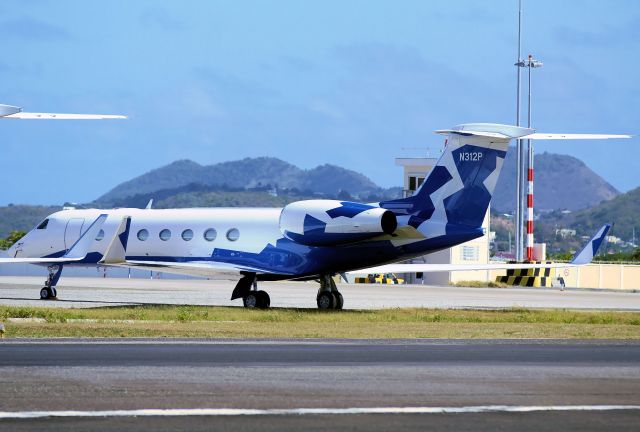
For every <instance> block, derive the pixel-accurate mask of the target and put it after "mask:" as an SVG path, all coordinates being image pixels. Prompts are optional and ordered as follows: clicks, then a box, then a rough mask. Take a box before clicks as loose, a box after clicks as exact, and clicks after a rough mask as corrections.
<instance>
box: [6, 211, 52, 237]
mask: <svg viewBox="0 0 640 432" xmlns="http://www.w3.org/2000/svg"><path fill="white" fill-rule="evenodd" d="M58 210H62V206H31V205H8V206H6V207H0V237H6V236H7V235H8V234H9V232H10V231H12V230H18V231H29V230H31V229H32V228H33V227H34V226H36V225H37V224H38V223H40V222H42V220H43V219H44V218H45V217H47V216H48V215H50V214H51V213H53V212H56V211H58Z"/></svg>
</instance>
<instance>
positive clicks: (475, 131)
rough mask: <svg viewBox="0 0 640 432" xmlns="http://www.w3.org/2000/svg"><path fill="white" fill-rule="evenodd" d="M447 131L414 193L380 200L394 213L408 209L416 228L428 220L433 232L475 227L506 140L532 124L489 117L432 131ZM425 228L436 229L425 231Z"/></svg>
mask: <svg viewBox="0 0 640 432" xmlns="http://www.w3.org/2000/svg"><path fill="white" fill-rule="evenodd" d="M436 132H437V133H439V134H445V135H447V145H446V147H445V149H444V152H443V153H442V155H441V157H440V159H439V160H438V162H437V163H436V166H435V167H434V168H433V170H432V171H431V172H430V173H429V175H428V176H427V178H426V179H425V180H424V182H423V184H422V186H420V188H419V189H418V190H417V191H416V193H415V194H414V195H413V196H411V197H408V198H403V199H399V200H393V201H386V202H382V203H380V206H381V207H383V208H386V209H389V210H392V211H394V212H395V213H396V215H398V216H400V215H403V214H405V215H409V221H408V223H409V225H412V226H414V227H415V228H418V227H419V226H420V225H421V224H422V223H423V222H425V221H430V222H431V223H430V225H431V227H432V229H430V231H433V227H435V226H439V228H437V229H436V231H438V234H442V235H443V234H445V233H446V229H447V228H448V227H450V226H452V225H465V226H467V227H472V228H479V227H480V226H481V225H482V221H483V219H484V216H485V214H486V212H487V208H488V206H489V202H490V201H491V196H492V195H493V192H494V190H495V186H496V183H497V181H498V176H499V175H500V171H501V169H502V164H503V162H504V158H505V156H506V154H507V149H508V146H509V141H510V140H511V139H513V138H519V137H521V136H524V135H528V134H531V133H532V132H533V130H532V129H528V128H522V127H517V126H508V125H499V124H491V123H474V124H464V125H459V126H456V127H454V128H452V129H448V130H440V131H436ZM429 234H435V232H430V233H429Z"/></svg>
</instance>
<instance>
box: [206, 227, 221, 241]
mask: <svg viewBox="0 0 640 432" xmlns="http://www.w3.org/2000/svg"><path fill="white" fill-rule="evenodd" d="M217 235H218V233H217V232H216V230H215V229H214V228H209V229H208V230H206V231H205V232H204V239H205V240H206V241H214V240H215V239H216V237H217Z"/></svg>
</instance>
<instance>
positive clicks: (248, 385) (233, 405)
mask: <svg viewBox="0 0 640 432" xmlns="http://www.w3.org/2000/svg"><path fill="white" fill-rule="evenodd" d="M0 371H1V372H2V373H1V374H0V430H161V431H175V430H212V429H216V430H301V429H305V430H327V429H331V430H368V431H370V430H390V429H398V430H425V429H434V430H476V431H477V430H499V429H511V430H514V429H517V430H569V429H580V430H603V429H610V430H613V429H615V430H637V425H638V424H639V422H640V342H626V341H547V340H536V341H477V340H473V341H442V340H417V341H416V340H405V341H366V340H365V341H346V340H345V341H340V340H338V341H336V340H319V341H318V340H313V341H311V340H309V341H288V340H275V341H236V342H229V341H223V340H213V341H212V340H188V341H187V340H185V341H180V340H177V341H173V340H172V341H160V340H158V341H155V340H139V341H136V340H132V341H124V342H123V341H119V340H101V341H82V340H56V341H16V340H6V341H3V342H0ZM568 406H570V408H567V407H568ZM447 407H448V408H447ZM309 408H311V409H318V408H320V409H324V410H323V411H305V409H309ZM380 408H388V410H387V411H384V410H383V411H382V412H380V411H375V410H380ZM407 408H411V409H413V410H418V411H417V412H415V411H413V412H412V411H411V410H409V411H407ZM453 408H455V409H453ZM148 409H158V410H160V411H157V412H152V413H149V412H147V411H139V412H138V411H132V410H148ZM175 409H183V410H184V411H179V412H174V411H164V410H175ZM194 409H209V410H210V411H206V412H200V411H193V410H194ZM221 409H234V410H236V411H222V410H221ZM452 409H453V411H452ZM69 410H78V411H82V412H81V413H68V411H69ZM260 410H263V411H260ZM271 410H279V411H271ZM358 410H359V411H358ZM372 410H373V411H372ZM558 410H561V411H558ZM33 411H39V412H41V413H40V414H38V415H39V416H40V417H38V415H36V414H29V412H33ZM97 411H99V412H97ZM103 411H106V412H103ZM19 415H23V416H26V415H32V416H35V417H34V418H15V417H17V416H19ZM55 416H59V417H55ZM90 416H97V417H90ZM3 417H4V418H3Z"/></svg>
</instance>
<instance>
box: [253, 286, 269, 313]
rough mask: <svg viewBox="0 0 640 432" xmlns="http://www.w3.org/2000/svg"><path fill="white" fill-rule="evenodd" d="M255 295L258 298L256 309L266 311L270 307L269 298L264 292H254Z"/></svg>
mask: <svg viewBox="0 0 640 432" xmlns="http://www.w3.org/2000/svg"><path fill="white" fill-rule="evenodd" d="M256 295H257V296H258V305H259V306H258V307H259V308H260V309H268V308H269V306H271V298H270V297H269V294H267V292H266V291H262V290H260V291H258V292H256Z"/></svg>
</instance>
